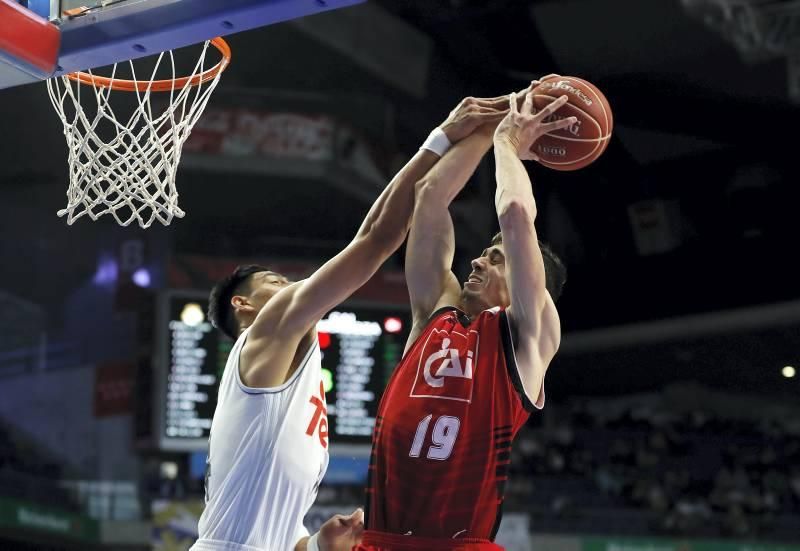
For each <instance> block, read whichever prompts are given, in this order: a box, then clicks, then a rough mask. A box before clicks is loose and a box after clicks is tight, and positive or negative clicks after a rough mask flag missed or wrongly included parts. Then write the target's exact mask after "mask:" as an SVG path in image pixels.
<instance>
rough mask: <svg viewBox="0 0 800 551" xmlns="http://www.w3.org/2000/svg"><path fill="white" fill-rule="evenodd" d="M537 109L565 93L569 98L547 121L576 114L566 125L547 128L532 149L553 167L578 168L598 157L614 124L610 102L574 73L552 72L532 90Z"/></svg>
mask: <svg viewBox="0 0 800 551" xmlns="http://www.w3.org/2000/svg"><path fill="white" fill-rule="evenodd" d="M533 93H534V96H533V105H534V107H535V108H536V110H537V111H538V110H540V109H542V108H544V107H545V106H547V105H548V104H549V103H550V102H552V101H553V100H556V99H558V98H559V97H561V96H563V95H566V96H568V97H569V100H568V102H567V103H566V104H565V105H564V106H563V107H561V108H560V109H559V110H558V111H556V112H555V113H553V114H552V115H551V116H549V117H548V118H547V119H546V121H548V122H549V121H554V120H560V119H565V118H567V117H577V119H578V122H577V123H575V124H573V125H572V126H569V127H567V128H564V129H561V130H556V131H554V132H549V133H547V134H545V135H544V136H542V137H541V138H539V139H538V140H536V142H534V144H533V146H532V147H531V150H532V151H533V152H534V153H536V155H537V156H538V157H539V163H541V164H543V165H544V166H546V167H548V168H552V169H554V170H563V171H568V170H578V169H581V168H583V167H585V166H588V165H590V164H591V163H593V162H594V161H595V160H597V158H598V157H600V155H602V154H603V151H605V150H606V147H607V146H608V142H609V140H610V139H611V131H612V129H613V126H614V120H613V116H612V114H611V106H610V105H609V104H608V100H607V99H606V97H605V96H604V95H603V93H602V92H601V91H600V90H598V89H597V87H596V86H594V85H593V84H591V83H589V82H586V81H585V80H583V79H580V78H577V77H562V76H552V77H548V78H547V79H545V80H543V81H542V82H541V83H540V84H539V85H538V86H536V88H534V90H533Z"/></svg>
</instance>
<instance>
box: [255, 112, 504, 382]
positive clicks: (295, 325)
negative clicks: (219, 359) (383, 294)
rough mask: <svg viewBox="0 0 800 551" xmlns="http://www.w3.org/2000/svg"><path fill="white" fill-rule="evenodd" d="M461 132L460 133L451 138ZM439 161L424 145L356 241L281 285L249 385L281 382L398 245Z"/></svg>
mask: <svg viewBox="0 0 800 551" xmlns="http://www.w3.org/2000/svg"><path fill="white" fill-rule="evenodd" d="M480 115H481V116H480V117H479V118H481V119H484V120H494V121H495V122H497V121H499V120H500V119H501V118H502V117H503V116H505V109H504V110H494V111H492V112H491V113H490V112H483V113H481V114H480ZM476 116H477V113H476ZM473 118H474V117H473ZM460 126H461V127H463V126H465V125H464V124H462V125H460ZM460 137H463V136H459V135H457V134H456V135H455V136H454V137H453V138H451V139H458V138H460ZM437 161H439V156H438V155H437V154H435V153H433V152H432V151H429V150H427V149H420V151H418V152H417V153H416V154H415V155H414V157H413V158H412V159H411V160H410V161H409V162H408V163H407V164H406V166H405V167H403V169H402V170H401V171H400V172H398V174H397V175H396V176H395V177H394V178H393V179H392V181H391V182H390V183H389V185H388V186H387V187H386V189H384V191H383V192H382V193H381V195H380V196H379V197H378V199H377V200H376V201H375V203H374V204H373V205H372V207H371V208H370V210H369V212H368V213H367V215H366V217H365V218H364V222H363V223H362V225H361V227H360V229H359V230H358V233H357V234H356V236H355V237H354V239H353V241H351V242H350V243H349V244H348V245H347V247H345V248H344V250H342V251H341V252H339V253H338V254H337V255H336V256H334V257H333V258H332V259H330V260H329V261H327V262H326V263H325V264H323V266H322V267H321V268H319V269H318V270H317V271H316V272H314V273H313V274H312V275H311V276H310V277H309V278H308V279H306V280H303V281H300V282H297V283H295V284H293V285H290V286H289V287H287V288H285V289H282V290H281V291H280V292H278V293H277V294H276V295H275V296H274V297H273V298H272V299H270V300H269V302H267V304H266V305H265V306H264V308H262V309H261V311H260V312H259V314H258V316H257V317H256V320H255V322H254V323H253V326H252V329H251V331H250V337H249V338H248V342H247V344H246V345H245V350H243V356H245V357H246V359H247V364H248V369H247V371H248V376H247V381H248V384H251V385H253V386H274V385H275V384H280V383H281V382H283V381H284V379H285V375H286V373H287V372H288V370H289V369H290V365H291V360H292V358H293V357H294V354H295V353H296V350H297V346H298V344H299V343H300V340H301V339H302V338H303V336H304V335H305V334H306V333H307V332H308V331H309V330H310V329H311V328H312V327H313V326H314V325H315V324H316V323H317V322H318V321H319V320H320V318H321V317H322V316H323V315H324V314H325V313H326V312H327V311H329V310H330V309H331V308H333V307H334V306H336V305H337V304H339V303H340V302H342V301H343V300H345V299H346V298H348V297H349V296H350V295H351V294H352V293H353V292H354V291H355V290H356V289H358V288H359V287H361V286H362V285H363V284H364V283H366V282H367V280H369V278H370V277H372V276H373V275H374V274H375V272H376V271H377V270H378V268H379V267H380V265H381V264H383V262H384V261H386V259H387V258H388V257H389V256H390V255H391V254H392V253H393V252H394V251H395V250H397V248H398V247H399V246H400V245H401V243H402V242H403V240H404V239H405V236H406V233H407V232H408V228H409V224H410V221H411V214H412V212H413V207H414V186H415V184H416V182H418V181H419V180H420V179H421V178H422V177H423V176H424V175H425V174H426V173H427V172H428V171H429V170H430V169H431V167H433V166H434V165H435V164H436V163H437ZM253 351H257V353H251V352H253Z"/></svg>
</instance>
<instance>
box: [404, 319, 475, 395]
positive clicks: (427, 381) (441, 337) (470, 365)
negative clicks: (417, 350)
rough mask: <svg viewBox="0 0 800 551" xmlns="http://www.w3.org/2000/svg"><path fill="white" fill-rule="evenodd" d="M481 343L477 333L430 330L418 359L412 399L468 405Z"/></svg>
mask: <svg viewBox="0 0 800 551" xmlns="http://www.w3.org/2000/svg"><path fill="white" fill-rule="evenodd" d="M479 341H480V337H479V335H478V332H477V331H474V330H469V331H467V332H465V333H459V332H457V331H450V332H448V331H442V330H439V329H434V330H433V331H431V333H430V334H429V335H428V338H427V340H426V341H425V345H424V346H423V348H422V353H421V354H420V357H419V363H418V365H417V376H416V378H415V380H414V385H413V387H412V388H411V397H426V398H427V397H430V398H441V399H444V400H460V401H462V402H469V401H470V400H471V399H472V379H473V374H474V371H475V366H476V363H477V360H478V344H479Z"/></svg>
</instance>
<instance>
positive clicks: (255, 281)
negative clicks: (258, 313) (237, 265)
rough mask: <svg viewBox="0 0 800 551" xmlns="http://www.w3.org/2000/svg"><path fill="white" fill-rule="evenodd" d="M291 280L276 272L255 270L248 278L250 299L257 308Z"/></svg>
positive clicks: (261, 306) (262, 305)
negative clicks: (249, 278)
mask: <svg viewBox="0 0 800 551" xmlns="http://www.w3.org/2000/svg"><path fill="white" fill-rule="evenodd" d="M290 283H291V281H289V280H288V279H286V278H285V277H284V276H282V275H281V274H279V273H276V272H256V273H255V274H253V275H252V276H251V280H250V289H251V291H250V301H251V302H252V303H253V305H254V306H255V307H257V308H258V309H259V310H260V309H261V308H263V307H264V305H265V304H266V303H267V301H268V300H269V299H271V298H272V297H273V296H275V294H276V293H277V292H278V291H280V290H281V289H283V288H284V287H286V286H287V285H289V284H290Z"/></svg>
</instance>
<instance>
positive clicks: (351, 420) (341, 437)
mask: <svg viewBox="0 0 800 551" xmlns="http://www.w3.org/2000/svg"><path fill="white" fill-rule="evenodd" d="M207 310H208V298H207V294H205V293H190V292H178V291H172V292H168V293H165V294H164V295H163V296H162V297H161V300H160V301H159V307H158V320H157V324H156V327H157V335H158V341H157V342H158V343H159V354H158V360H157V369H156V373H157V383H158V384H157V387H156V389H157V391H156V402H157V403H156V411H157V415H156V419H157V427H156V429H157V431H158V432H157V434H158V435H159V444H160V447H161V448H162V449H164V450H171V451H200V450H205V449H206V448H207V445H208V435H209V431H210V429H211V420H212V418H213V415H214V409H215V408H216V403H217V388H218V386H219V382H220V379H221V377H222V373H223V371H224V369H225V364H226V362H227V359H228V354H229V353H230V350H231V348H232V346H233V342H232V341H231V340H230V339H228V338H227V337H225V336H224V335H222V334H221V333H219V332H218V331H217V330H216V329H214V328H213V327H212V326H211V323H210V322H209V321H208V319H207V318H206V315H205V313H206V311H207ZM409 318H410V317H409V315H408V311H407V310H402V311H400V310H399V309H398V308H397V307H385V306H383V307H382V306H372V305H359V306H352V307H350V306H346V305H345V306H340V307H337V308H336V309H334V310H333V311H331V312H329V313H328V314H327V315H326V316H325V317H324V318H323V319H322V320H321V321H320V323H319V324H318V325H317V332H318V335H319V345H320V349H321V352H322V376H323V381H324V384H325V392H326V401H327V403H328V427H329V433H330V438H331V451H332V452H333V453H335V452H336V449H337V447H338V446H341V445H342V444H349V445H356V446H359V447H363V446H368V445H369V443H370V438H371V435H372V427H373V425H374V424H375V415H376V413H377V409H378V401H379V400H380V397H381V394H382V393H383V389H384V387H385V386H386V382H387V381H388V377H389V375H390V374H391V372H392V370H393V369H394V367H395V366H396V365H397V363H398V362H399V361H400V359H401V357H402V354H403V347H404V346H405V340H406V338H407V337H408V332H409V330H410V325H409V324H410V319H409Z"/></svg>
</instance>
